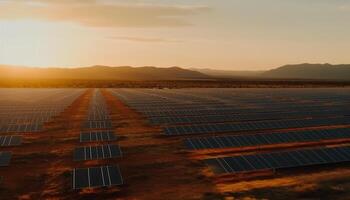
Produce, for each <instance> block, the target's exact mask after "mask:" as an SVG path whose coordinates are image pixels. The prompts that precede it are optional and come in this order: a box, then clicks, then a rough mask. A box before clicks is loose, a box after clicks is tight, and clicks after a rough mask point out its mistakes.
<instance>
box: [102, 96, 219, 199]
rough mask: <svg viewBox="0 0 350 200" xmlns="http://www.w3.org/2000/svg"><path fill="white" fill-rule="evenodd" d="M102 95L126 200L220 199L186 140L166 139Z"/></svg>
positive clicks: (118, 104)
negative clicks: (118, 150)
mask: <svg viewBox="0 0 350 200" xmlns="http://www.w3.org/2000/svg"><path fill="white" fill-rule="evenodd" d="M102 94H103V96H104V97H105V99H106V101H107V105H108V107H109V109H110V110H111V112H112V113H111V114H112V119H113V123H114V125H115V127H117V128H116V133H117V135H118V136H119V137H120V141H119V144H120V146H121V148H122V151H123V158H122V159H121V161H120V162H119V165H120V168H121V171H122V175H123V178H124V181H125V185H124V186H123V187H122V189H121V194H120V197H121V198H122V199H152V200H156V199H160V200H165V199H166V200H172V199H176V200H179V199H186V200H190V199H219V198H220V197H219V195H218V193H217V191H216V189H215V185H214V184H213V183H212V182H211V181H210V180H209V179H208V178H206V176H204V175H203V174H202V172H201V170H203V169H204V166H203V165H202V164H201V162H198V161H195V160H190V159H189V157H188V155H187V153H186V152H185V151H184V145H183V142H182V140H180V139H176V138H169V137H166V136H162V135H161V133H160V129H159V128H157V127H152V126H150V125H148V124H147V123H146V120H145V119H144V118H143V117H142V116H141V115H140V114H138V113H136V112H135V111H134V110H132V109H130V108H129V107H127V106H126V105H124V104H123V103H122V102H121V101H120V100H118V99H117V98H116V97H114V96H113V95H112V94H111V93H110V92H109V91H108V90H102Z"/></svg>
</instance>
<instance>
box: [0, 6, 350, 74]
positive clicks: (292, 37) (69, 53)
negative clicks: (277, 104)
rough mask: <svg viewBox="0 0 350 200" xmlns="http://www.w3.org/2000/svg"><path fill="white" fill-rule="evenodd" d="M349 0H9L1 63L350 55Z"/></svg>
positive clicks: (271, 62)
mask: <svg viewBox="0 0 350 200" xmlns="http://www.w3.org/2000/svg"><path fill="white" fill-rule="evenodd" d="M349 36H350V1H349V0H0V64H6V65H21V66H38V67H77V66H90V65H110V66H158V67H171V66H180V67H186V68H193V67H194V68H212V69H224V70H266V69H271V68H276V67H279V66H282V65H285V64H298V63H306V62H307V63H332V64H345V63H350V56H349V52H350V37H349Z"/></svg>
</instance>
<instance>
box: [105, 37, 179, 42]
mask: <svg viewBox="0 0 350 200" xmlns="http://www.w3.org/2000/svg"><path fill="white" fill-rule="evenodd" d="M108 39H113V40H125V41H131V42H156V43H157V42H159V43H178V42H182V40H172V39H165V38H146V37H129V36H111V37H108Z"/></svg>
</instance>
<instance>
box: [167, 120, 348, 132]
mask: <svg viewBox="0 0 350 200" xmlns="http://www.w3.org/2000/svg"><path fill="white" fill-rule="evenodd" d="M347 124H350V118H349V117H342V118H327V119H304V120H276V121H258V122H243V123H223V124H218V123H217V124H197V125H181V126H170V127H165V128H164V134H166V135H188V134H202V133H203V134H205V133H207V134H209V133H225V132H241V131H255V130H272V129H288V128H304V127H316V126H334V125H347Z"/></svg>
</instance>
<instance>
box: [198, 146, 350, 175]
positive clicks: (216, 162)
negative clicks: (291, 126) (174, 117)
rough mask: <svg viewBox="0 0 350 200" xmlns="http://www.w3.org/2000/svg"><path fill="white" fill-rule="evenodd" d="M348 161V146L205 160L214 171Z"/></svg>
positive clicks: (281, 167) (291, 166) (278, 167)
mask: <svg viewBox="0 0 350 200" xmlns="http://www.w3.org/2000/svg"><path fill="white" fill-rule="evenodd" d="M348 161H350V147H349V146H346V147H335V148H315V149H303V150H293V151H283V152H272V153H263V154H251V155H242V156H233V157H224V158H214V159H208V160H205V162H206V163H207V164H208V165H210V166H212V167H213V169H214V171H215V172H216V173H238V172H249V171H258V170H266V169H274V170H276V169H285V168H294V167H302V166H313V165H321V164H332V163H341V162H348Z"/></svg>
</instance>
